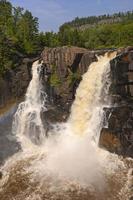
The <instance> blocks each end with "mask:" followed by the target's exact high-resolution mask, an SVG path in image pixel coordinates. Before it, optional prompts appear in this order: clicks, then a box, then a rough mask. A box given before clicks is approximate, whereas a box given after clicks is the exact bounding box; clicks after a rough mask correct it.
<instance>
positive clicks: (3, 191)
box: [0, 52, 132, 200]
mask: <svg viewBox="0 0 133 200" xmlns="http://www.w3.org/2000/svg"><path fill="white" fill-rule="evenodd" d="M115 56H116V53H115V52H113V53H106V54H105V55H104V56H98V61H97V62H93V63H92V64H91V65H90V66H89V69H88V71H87V72H86V73H85V74H84V75H83V77H82V81H81V82H80V84H79V87H78V88H77V91H76V96H75V100H74V102H73V105H72V107H71V114H70V116H69V119H68V121H67V122H66V123H57V124H52V129H51V130H49V132H48V129H47V127H45V126H46V125H45V124H46V123H45V121H43V120H45V119H44V118H45V111H46V110H47V109H48V108H47V104H48V103H47V95H46V93H45V92H44V91H45V86H44V83H42V73H41V71H42V62H40V61H36V62H35V63H33V67H32V80H31V82H30V84H29V87H28V89H27V92H26V96H25V101H24V102H22V103H20V104H19V106H18V109H17V111H16V113H15V116H14V121H13V127H12V128H13V133H14V134H15V135H16V136H17V139H18V141H19V143H20V144H21V147H22V151H19V152H18V153H16V154H14V156H12V157H11V158H9V160H7V161H6V163H5V165H4V166H3V171H2V172H3V174H4V175H3V178H2V181H0V198H1V199H2V200H8V199H14V200H23V199H25V200H44V199H46V200H53V199H54V200H77V199H83V200H84V199H87V200H105V199H108V200H116V199H117V200H129V199H130V197H131V196H132V195H131V192H132V191H131V190H130V185H131V181H132V176H131V175H130V174H132V171H131V172H130V174H129V173H128V170H129V168H130V166H129V164H130V161H126V159H124V161H123V160H122V159H121V158H120V157H119V156H117V155H115V154H111V153H109V152H107V151H105V150H103V149H100V148H99V147H98V142H99V135H100V131H101V128H102V126H103V119H104V112H103V107H104V106H105V107H106V106H109V105H110V103H111V102H110V98H109V95H108V91H109V87H110V83H111V82H110V60H112V59H113V58H115Z"/></svg>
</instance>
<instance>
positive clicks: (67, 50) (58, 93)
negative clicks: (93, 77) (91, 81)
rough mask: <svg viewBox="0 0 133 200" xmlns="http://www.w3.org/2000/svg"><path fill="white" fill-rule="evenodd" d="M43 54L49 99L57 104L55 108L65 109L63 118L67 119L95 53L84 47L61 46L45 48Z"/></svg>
mask: <svg viewBox="0 0 133 200" xmlns="http://www.w3.org/2000/svg"><path fill="white" fill-rule="evenodd" d="M41 56H42V59H43V62H44V67H45V80H46V81H45V84H46V92H47V94H48V97H49V101H50V103H51V104H52V105H54V106H56V109H55V110H58V111H60V112H61V111H62V110H63V113H64V114H63V115H62V116H63V118H62V119H61V120H66V118H67V116H68V113H69V109H70V106H71V104H72V101H73V99H74V97H75V92H76V88H77V87H78V85H79V82H80V81H81V76H82V75H83V74H84V73H85V72H86V71H87V69H88V66H89V65H90V63H92V62H93V61H95V60H96V56H95V53H94V52H89V51H88V50H87V49H84V48H78V47H59V48H45V49H44V51H43V52H42V55H41Z"/></svg>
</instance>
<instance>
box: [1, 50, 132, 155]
mask: <svg viewBox="0 0 133 200" xmlns="http://www.w3.org/2000/svg"><path fill="white" fill-rule="evenodd" d="M105 52H106V50H105V51H103V50H101V51H88V50H87V49H84V48H78V47H58V48H45V49H44V51H43V52H42V54H41V59H42V60H43V62H44V64H43V66H42V71H41V80H42V83H43V84H44V86H45V87H44V88H45V90H46V92H47V95H48V105H49V107H50V109H49V111H47V112H45V115H44V116H43V114H42V119H43V120H44V121H45V122H44V123H46V124H49V122H52V123H54V122H59V121H66V119H67V117H68V116H69V110H70V107H71V104H72V102H73V100H74V98H75V92H76V88H77V87H78V85H79V83H80V81H81V79H82V75H83V74H84V73H85V72H86V71H87V70H88V67H89V65H90V64H91V63H92V62H93V61H96V60H97V58H96V54H98V55H99V54H103V53H105ZM36 59H37V58H35V59H26V58H25V59H22V60H21V64H20V65H19V66H18V67H17V68H15V69H14V70H9V71H7V72H6V74H5V75H4V76H3V77H1V78H0V107H3V106H5V105H6V104H9V102H10V101H12V100H13V101H16V100H19V99H20V98H22V97H23V96H24V94H25V92H26V89H27V86H28V84H29V81H30V80H31V66H32V62H33V61H35V60H36ZM111 78H112V85H111V87H110V96H111V99H112V107H111V108H105V115H106V117H105V118H106V120H107V121H108V127H104V126H103V129H102V131H101V136H100V141H99V145H100V146H101V147H103V148H106V149H108V150H109V151H111V152H116V153H118V154H123V155H126V156H131V157H133V48H132V47H129V48H127V49H123V50H118V56H117V57H116V58H115V59H114V60H112V61H111Z"/></svg>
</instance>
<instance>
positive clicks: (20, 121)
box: [12, 61, 46, 146]
mask: <svg viewBox="0 0 133 200" xmlns="http://www.w3.org/2000/svg"><path fill="white" fill-rule="evenodd" d="M41 67H42V62H41V63H39V61H35V62H34V63H33V66H32V80H31V81H30V84H29V86H28V89H27V92H26V96H25V101H24V102H22V103H20V104H19V106H18V109H17V112H16V113H15V116H14V121H13V126H12V127H13V128H12V129H13V133H14V134H16V136H17V137H18V140H19V141H20V143H21V144H22V146H23V145H25V144H26V143H27V142H28V140H29V141H32V142H33V143H35V144H41V143H42V141H44V138H45V129H44V126H43V123H42V119H41V113H42V112H44V111H46V106H45V104H46V93H45V92H44V89H43V85H42V82H41V69H42V68H41ZM28 138H29V139H28Z"/></svg>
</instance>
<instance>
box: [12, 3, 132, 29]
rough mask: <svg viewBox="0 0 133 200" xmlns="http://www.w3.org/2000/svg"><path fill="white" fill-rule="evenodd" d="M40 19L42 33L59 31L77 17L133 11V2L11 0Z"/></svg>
mask: <svg viewBox="0 0 133 200" xmlns="http://www.w3.org/2000/svg"><path fill="white" fill-rule="evenodd" d="M10 2H11V3H12V4H13V5H14V6H21V7H23V8H25V9H28V10H30V11H31V12H32V14H33V15H34V16H36V17H38V18H39V24H40V30H41V31H52V30H53V31H58V28H59V26H60V25H61V24H63V23H64V22H67V21H70V20H72V19H74V18H75V17H77V16H78V17H84V16H91V15H101V14H108V13H109V14H110V13H114V12H118V11H128V10H133V0H10Z"/></svg>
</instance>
